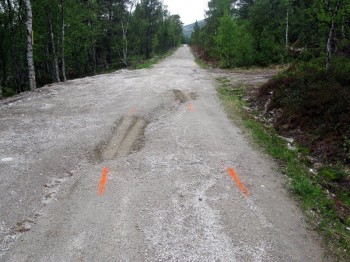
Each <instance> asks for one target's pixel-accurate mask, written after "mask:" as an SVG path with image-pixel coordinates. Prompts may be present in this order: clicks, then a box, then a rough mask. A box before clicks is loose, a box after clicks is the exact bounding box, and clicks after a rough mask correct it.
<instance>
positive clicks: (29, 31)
mask: <svg viewBox="0 0 350 262" xmlns="http://www.w3.org/2000/svg"><path fill="white" fill-rule="evenodd" d="M25 5H26V11H27V22H26V25H27V62H28V76H29V86H30V90H31V91H34V89H35V88H36V81H35V70H34V61H33V43H34V42H33V40H34V39H33V29H32V23H33V14H32V7H31V4H30V0H25Z"/></svg>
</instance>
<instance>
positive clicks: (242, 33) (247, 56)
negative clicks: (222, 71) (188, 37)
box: [215, 12, 253, 68]
mask: <svg viewBox="0 0 350 262" xmlns="http://www.w3.org/2000/svg"><path fill="white" fill-rule="evenodd" d="M215 43H216V45H217V52H218V53H219V54H220V58H221V59H220V65H221V67H224V68H225V67H233V66H249V65H251V64H252V63H253V39H252V37H251V36H250V35H249V33H247V32H246V30H245V27H244V26H243V25H238V23H237V22H236V21H234V20H233V19H232V18H231V16H230V15H229V14H228V13H227V12H226V13H225V15H224V16H223V17H222V18H220V25H219V28H218V34H217V35H216V36H215Z"/></svg>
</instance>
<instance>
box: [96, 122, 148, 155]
mask: <svg viewBox="0 0 350 262" xmlns="http://www.w3.org/2000/svg"><path fill="white" fill-rule="evenodd" d="M147 125H148V122H147V121H146V120H145V119H143V118H141V117H138V116H125V117H123V118H122V119H121V120H120V121H119V123H118V124H117V126H116V128H114V130H113V134H112V136H111V137H110V138H109V139H108V142H107V143H105V144H102V145H100V146H98V147H97V148H96V150H95V155H96V158H97V159H98V160H99V161H103V160H112V159H115V158H117V157H123V156H126V155H128V154H131V153H133V152H137V151H139V150H140V149H141V148H142V147H143V145H144V140H145V136H144V133H145V129H146V127H147Z"/></svg>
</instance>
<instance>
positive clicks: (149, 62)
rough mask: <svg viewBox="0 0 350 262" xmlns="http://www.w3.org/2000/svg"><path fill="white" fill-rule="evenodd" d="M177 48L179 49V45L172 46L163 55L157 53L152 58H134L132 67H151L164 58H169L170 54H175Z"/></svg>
mask: <svg viewBox="0 0 350 262" xmlns="http://www.w3.org/2000/svg"><path fill="white" fill-rule="evenodd" d="M177 49H178V47H175V48H172V49H170V50H169V51H167V52H166V53H164V54H162V55H155V56H153V57H152V58H150V59H147V60H140V59H134V60H133V61H132V62H131V67H132V68H133V69H146V68H151V67H152V66H153V65H155V64H157V63H159V62H160V61H161V60H163V59H164V58H167V57H168V56H171V55H172V54H174V53H175V51H176V50H177Z"/></svg>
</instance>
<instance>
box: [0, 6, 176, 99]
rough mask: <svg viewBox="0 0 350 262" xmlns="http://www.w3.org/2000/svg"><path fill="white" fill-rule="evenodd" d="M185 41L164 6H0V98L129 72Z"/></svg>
mask: <svg viewBox="0 0 350 262" xmlns="http://www.w3.org/2000/svg"><path fill="white" fill-rule="evenodd" d="M181 39H182V22H181V20H180V16H179V15H171V14H170V13H169V12H168V10H167V9H166V6H164V5H163V4H162V1H160V0H139V1H138V0H54V1H52V0H37V1H30V0H0V97H8V96H12V95H14V94H17V93H20V92H23V91H27V90H34V89H35V88H36V87H40V86H43V85H45V84H48V83H52V82H60V81H66V79H72V78H77V77H82V76H87V75H94V74H97V73H100V72H106V71H108V70H113V69H118V68H123V67H129V66H132V65H133V64H136V63H139V62H140V61H143V60H144V59H149V58H151V57H152V56H154V55H158V54H163V53H165V52H167V51H168V50H170V49H171V48H173V47H176V46H178V45H179V44H180V43H181Z"/></svg>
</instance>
